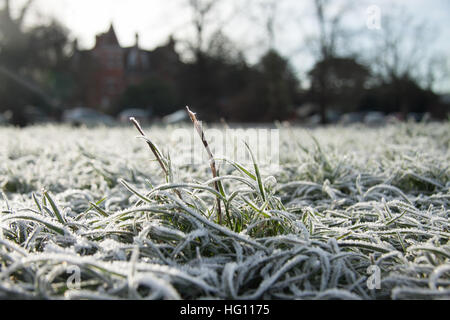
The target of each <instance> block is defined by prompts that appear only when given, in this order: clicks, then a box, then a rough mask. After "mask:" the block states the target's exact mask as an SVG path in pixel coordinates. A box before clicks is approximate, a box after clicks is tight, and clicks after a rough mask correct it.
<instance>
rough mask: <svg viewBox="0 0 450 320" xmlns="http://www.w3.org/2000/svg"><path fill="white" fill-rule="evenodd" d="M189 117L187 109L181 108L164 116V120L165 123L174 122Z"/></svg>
mask: <svg viewBox="0 0 450 320" xmlns="http://www.w3.org/2000/svg"><path fill="white" fill-rule="evenodd" d="M187 119H188V114H187V112H186V110H185V109H180V110H178V111H175V112H174V113H171V114H169V115H167V116H165V117H163V118H162V122H163V123H165V124H172V123H177V122H181V121H184V120H187Z"/></svg>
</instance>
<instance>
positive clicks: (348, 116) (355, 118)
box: [339, 112, 365, 124]
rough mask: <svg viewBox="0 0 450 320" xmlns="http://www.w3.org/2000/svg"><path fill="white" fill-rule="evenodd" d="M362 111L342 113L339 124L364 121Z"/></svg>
mask: <svg viewBox="0 0 450 320" xmlns="http://www.w3.org/2000/svg"><path fill="white" fill-rule="evenodd" d="M364 116H365V114H364V112H349V113H345V114H343V115H342V117H341V119H340V120H339V123H341V124H351V123H360V122H363V121H364Z"/></svg>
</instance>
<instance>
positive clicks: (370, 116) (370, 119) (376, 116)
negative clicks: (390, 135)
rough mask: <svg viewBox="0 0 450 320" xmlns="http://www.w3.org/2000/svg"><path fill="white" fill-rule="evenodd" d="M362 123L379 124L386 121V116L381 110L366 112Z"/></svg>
mask: <svg viewBox="0 0 450 320" xmlns="http://www.w3.org/2000/svg"><path fill="white" fill-rule="evenodd" d="M364 123H365V124H367V125H381V124H384V123H386V117H385V116H384V114H383V113H382V112H376V111H372V112H368V113H367V114H366V115H365V116H364Z"/></svg>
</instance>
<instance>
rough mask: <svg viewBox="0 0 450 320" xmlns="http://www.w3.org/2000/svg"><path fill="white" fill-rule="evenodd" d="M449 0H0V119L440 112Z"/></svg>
mask: <svg viewBox="0 0 450 320" xmlns="http://www.w3.org/2000/svg"><path fill="white" fill-rule="evenodd" d="M449 21H450V1H448V0H428V1H426V0H372V1H370V0H369V1H365V0H362V1H361V0H357V1H352V0H302V1H299V0H171V1H163V0H0V124H14V125H19V126H25V125H29V124H35V123H42V122H55V121H57V122H68V123H72V124H97V123H104V124H111V125H114V124H117V123H120V122H124V121H128V117H130V116H135V117H137V118H139V119H141V121H148V122H157V123H174V122H178V121H183V120H184V119H185V111H184V110H183V108H184V106H185V105H189V106H190V107H191V108H192V109H193V110H194V111H196V112H198V113H199V114H200V115H201V116H200V118H201V119H202V120H207V121H220V120H225V121H227V122H252V123H256V122H272V121H274V120H280V121H285V120H287V121H291V122H293V123H301V124H305V125H319V124H327V123H344V124H346V123H354V122H363V123H366V124H383V123H386V122H388V121H390V120H412V121H422V120H427V119H431V120H447V119H448V118H449V111H450V76H449V74H450V73H449V71H450V55H449V53H450V41H449V40H450V27H449Z"/></svg>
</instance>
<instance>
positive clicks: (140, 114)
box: [118, 108, 151, 123]
mask: <svg viewBox="0 0 450 320" xmlns="http://www.w3.org/2000/svg"><path fill="white" fill-rule="evenodd" d="M150 116H151V112H150V111H148V110H144V109H138V108H129V109H125V110H123V111H122V112H121V113H119V116H118V119H119V121H120V122H123V123H127V122H129V121H130V117H134V118H136V119H137V120H139V121H140V122H146V121H149V120H150Z"/></svg>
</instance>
